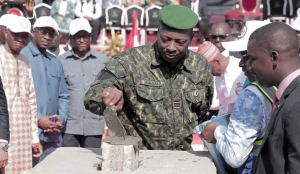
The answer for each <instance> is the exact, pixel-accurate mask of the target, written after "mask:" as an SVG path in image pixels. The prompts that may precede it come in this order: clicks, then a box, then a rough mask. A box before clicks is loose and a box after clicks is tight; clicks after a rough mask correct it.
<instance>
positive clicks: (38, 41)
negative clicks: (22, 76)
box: [21, 16, 69, 165]
mask: <svg viewBox="0 0 300 174" xmlns="http://www.w3.org/2000/svg"><path fill="white" fill-rule="evenodd" d="M58 30H59V28H58V26H57V24H56V22H55V21H54V19H53V18H52V17H49V16H43V17H40V18H38V19H37V20H36V22H35V24H34V26H33V38H32V41H31V42H30V43H29V44H28V45H27V46H26V47H25V48H24V49H23V50H22V51H21V53H22V54H23V55H24V56H25V57H26V58H27V59H28V60H29V61H30V64H31V71H32V76H33V81H34V86H35V92H36V98H37V107H38V109H37V119H38V127H39V136H40V141H41V144H42V146H43V149H44V154H43V155H42V156H41V157H40V158H39V159H36V160H34V165H35V164H37V163H38V162H40V161H42V160H43V159H44V158H45V157H46V156H47V155H49V154H50V153H52V152H53V151H54V150H55V149H57V148H58V147H61V145H62V137H61V129H62V127H63V126H64V124H65V122H66V119H67V114H68V110H69V92H68V88H67V85H66V81H65V76H64V72H63V67H62V64H61V61H60V59H58V58H57V57H55V56H53V55H52V54H50V53H48V52H46V49H47V48H48V47H49V46H50V45H51V43H52V41H53V38H54V37H55V36H56V35H57V34H58Z"/></svg>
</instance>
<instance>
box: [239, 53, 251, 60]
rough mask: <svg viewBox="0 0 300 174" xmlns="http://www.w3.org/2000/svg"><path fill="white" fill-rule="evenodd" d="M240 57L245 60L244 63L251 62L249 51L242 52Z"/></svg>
mask: <svg viewBox="0 0 300 174" xmlns="http://www.w3.org/2000/svg"><path fill="white" fill-rule="evenodd" d="M239 55H240V58H241V59H243V60H244V61H247V60H249V56H248V54H247V51H240V52H239Z"/></svg>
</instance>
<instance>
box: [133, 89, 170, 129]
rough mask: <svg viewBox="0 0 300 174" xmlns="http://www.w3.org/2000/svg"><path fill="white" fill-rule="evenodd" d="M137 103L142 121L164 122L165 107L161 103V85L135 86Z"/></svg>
mask: <svg viewBox="0 0 300 174" xmlns="http://www.w3.org/2000/svg"><path fill="white" fill-rule="evenodd" d="M137 97H138V98H137V100H138V101H137V104H136V108H137V109H139V110H140V111H141V112H140V113H141V114H140V115H139V118H140V119H141V121H142V122H143V123H157V124H162V123H165V114H164V112H165V108H164V104H163V98H164V89H163V88H161V87H149V86H144V85H138V86H137Z"/></svg>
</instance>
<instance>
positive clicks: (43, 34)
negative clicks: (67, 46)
mask: <svg viewBox="0 0 300 174" xmlns="http://www.w3.org/2000/svg"><path fill="white" fill-rule="evenodd" d="M36 31H38V32H39V33H40V34H41V35H42V36H44V37H45V36H47V35H48V36H49V37H50V38H52V39H53V38H54V37H55V36H57V33H56V32H53V33H52V32H51V33H50V32H47V31H44V30H39V29H36Z"/></svg>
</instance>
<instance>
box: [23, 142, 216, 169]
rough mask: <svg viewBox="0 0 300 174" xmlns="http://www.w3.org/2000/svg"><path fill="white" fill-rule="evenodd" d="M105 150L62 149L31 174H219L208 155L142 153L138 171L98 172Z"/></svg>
mask: <svg viewBox="0 0 300 174" xmlns="http://www.w3.org/2000/svg"><path fill="white" fill-rule="evenodd" d="M101 159H102V158H101V149H84V148H70V147H62V148H59V149H57V150H56V151H55V152H53V153H52V154H51V155H49V156H48V157H47V158H46V159H45V160H44V161H42V162H41V163H39V164H38V165H36V166H35V167H34V168H33V169H32V170H31V171H30V172H29V173H31V174H215V173H216V168H215V166H214V164H213V163H212V161H211V159H210V155H209V154H208V152H186V151H161V150H141V151H140V159H139V160H140V167H139V168H138V169H137V170H135V171H134V172H111V171H97V170H96V168H95V167H93V165H94V164H96V163H99V162H100V160H101Z"/></svg>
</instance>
